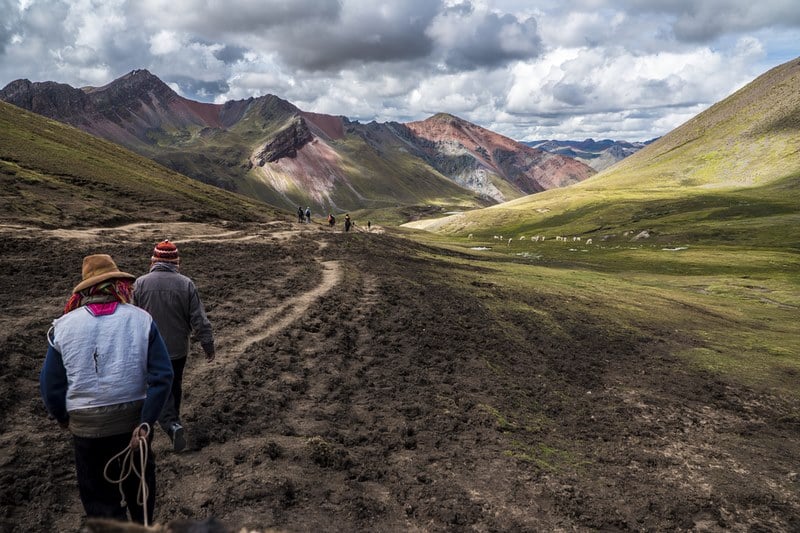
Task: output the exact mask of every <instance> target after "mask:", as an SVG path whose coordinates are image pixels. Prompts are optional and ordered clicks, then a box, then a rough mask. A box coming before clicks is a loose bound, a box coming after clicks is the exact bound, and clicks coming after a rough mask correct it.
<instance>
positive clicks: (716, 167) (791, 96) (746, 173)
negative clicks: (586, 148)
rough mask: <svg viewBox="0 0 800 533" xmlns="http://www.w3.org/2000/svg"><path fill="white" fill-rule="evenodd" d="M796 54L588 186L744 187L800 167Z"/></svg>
mask: <svg viewBox="0 0 800 533" xmlns="http://www.w3.org/2000/svg"><path fill="white" fill-rule="evenodd" d="M798 147H800V58H798V59H794V60H792V61H789V62H787V63H784V64H783V65H780V66H778V67H776V68H774V69H772V70H770V71H769V72H767V73H765V74H763V75H762V76H760V77H759V78H757V79H756V80H754V81H753V82H752V83H750V84H748V85H747V86H745V87H743V88H742V89H740V90H739V91H737V92H736V93H734V94H733V95H731V96H730V97H728V98H726V99H725V100H723V101H721V102H719V103H717V104H715V105H714V106H712V107H711V108H709V109H708V110H706V111H704V112H703V113H700V114H699V115H697V116H696V117H695V118H693V119H691V120H690V121H688V122H687V123H685V124H683V125H682V126H680V127H678V128H676V129H675V130H673V131H672V132H670V133H669V134H667V135H665V136H664V137H662V138H661V139H659V140H657V141H656V142H654V143H653V144H651V145H650V146H648V147H646V148H645V149H643V150H641V151H639V152H637V153H636V154H634V155H632V156H630V157H628V158H626V159H624V160H622V161H621V162H620V163H618V164H617V165H615V166H614V167H612V168H610V169H608V170H607V171H605V172H603V173H601V174H598V175H597V176H594V177H593V178H591V179H589V180H587V181H586V182H584V183H583V184H582V186H585V187H588V188H592V189H594V188H601V189H604V188H609V187H624V188H628V187H656V188H662V187H675V186H683V187H686V186H689V187H695V186H708V187H719V186H749V185H759V184H764V183H768V182H770V181H773V180H777V179H781V178H784V177H787V176H790V175H792V174H793V173H794V172H796V171H797V169H798V168H800V150H798Z"/></svg>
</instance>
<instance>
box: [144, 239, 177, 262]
mask: <svg viewBox="0 0 800 533" xmlns="http://www.w3.org/2000/svg"><path fill="white" fill-rule="evenodd" d="M150 261H151V262H153V263H175V264H176V265H177V264H178V263H180V262H181V258H180V256H179V255H178V247H177V246H175V245H174V244H172V243H171V242H169V239H167V240H164V241H161V242H160V243H158V244H156V247H155V248H154V249H153V256H152V257H151V258H150Z"/></svg>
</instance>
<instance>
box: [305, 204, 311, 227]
mask: <svg viewBox="0 0 800 533" xmlns="http://www.w3.org/2000/svg"><path fill="white" fill-rule="evenodd" d="M306 224H311V208H310V207H306Z"/></svg>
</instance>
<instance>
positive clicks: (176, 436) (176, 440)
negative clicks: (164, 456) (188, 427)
mask: <svg viewBox="0 0 800 533" xmlns="http://www.w3.org/2000/svg"><path fill="white" fill-rule="evenodd" d="M169 436H170V439H171V440H172V450H173V451H175V452H180V451H183V449H184V448H186V435H185V434H184V431H183V426H182V425H180V424H179V423H177V422H175V423H174V424H172V426H171V427H170V428H169Z"/></svg>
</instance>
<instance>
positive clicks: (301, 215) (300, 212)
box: [297, 206, 306, 224]
mask: <svg viewBox="0 0 800 533" xmlns="http://www.w3.org/2000/svg"><path fill="white" fill-rule="evenodd" d="M297 221H298V222H299V223H301V224H302V223H303V222H305V221H306V216H305V213H304V212H303V208H302V207H300V206H297Z"/></svg>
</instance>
